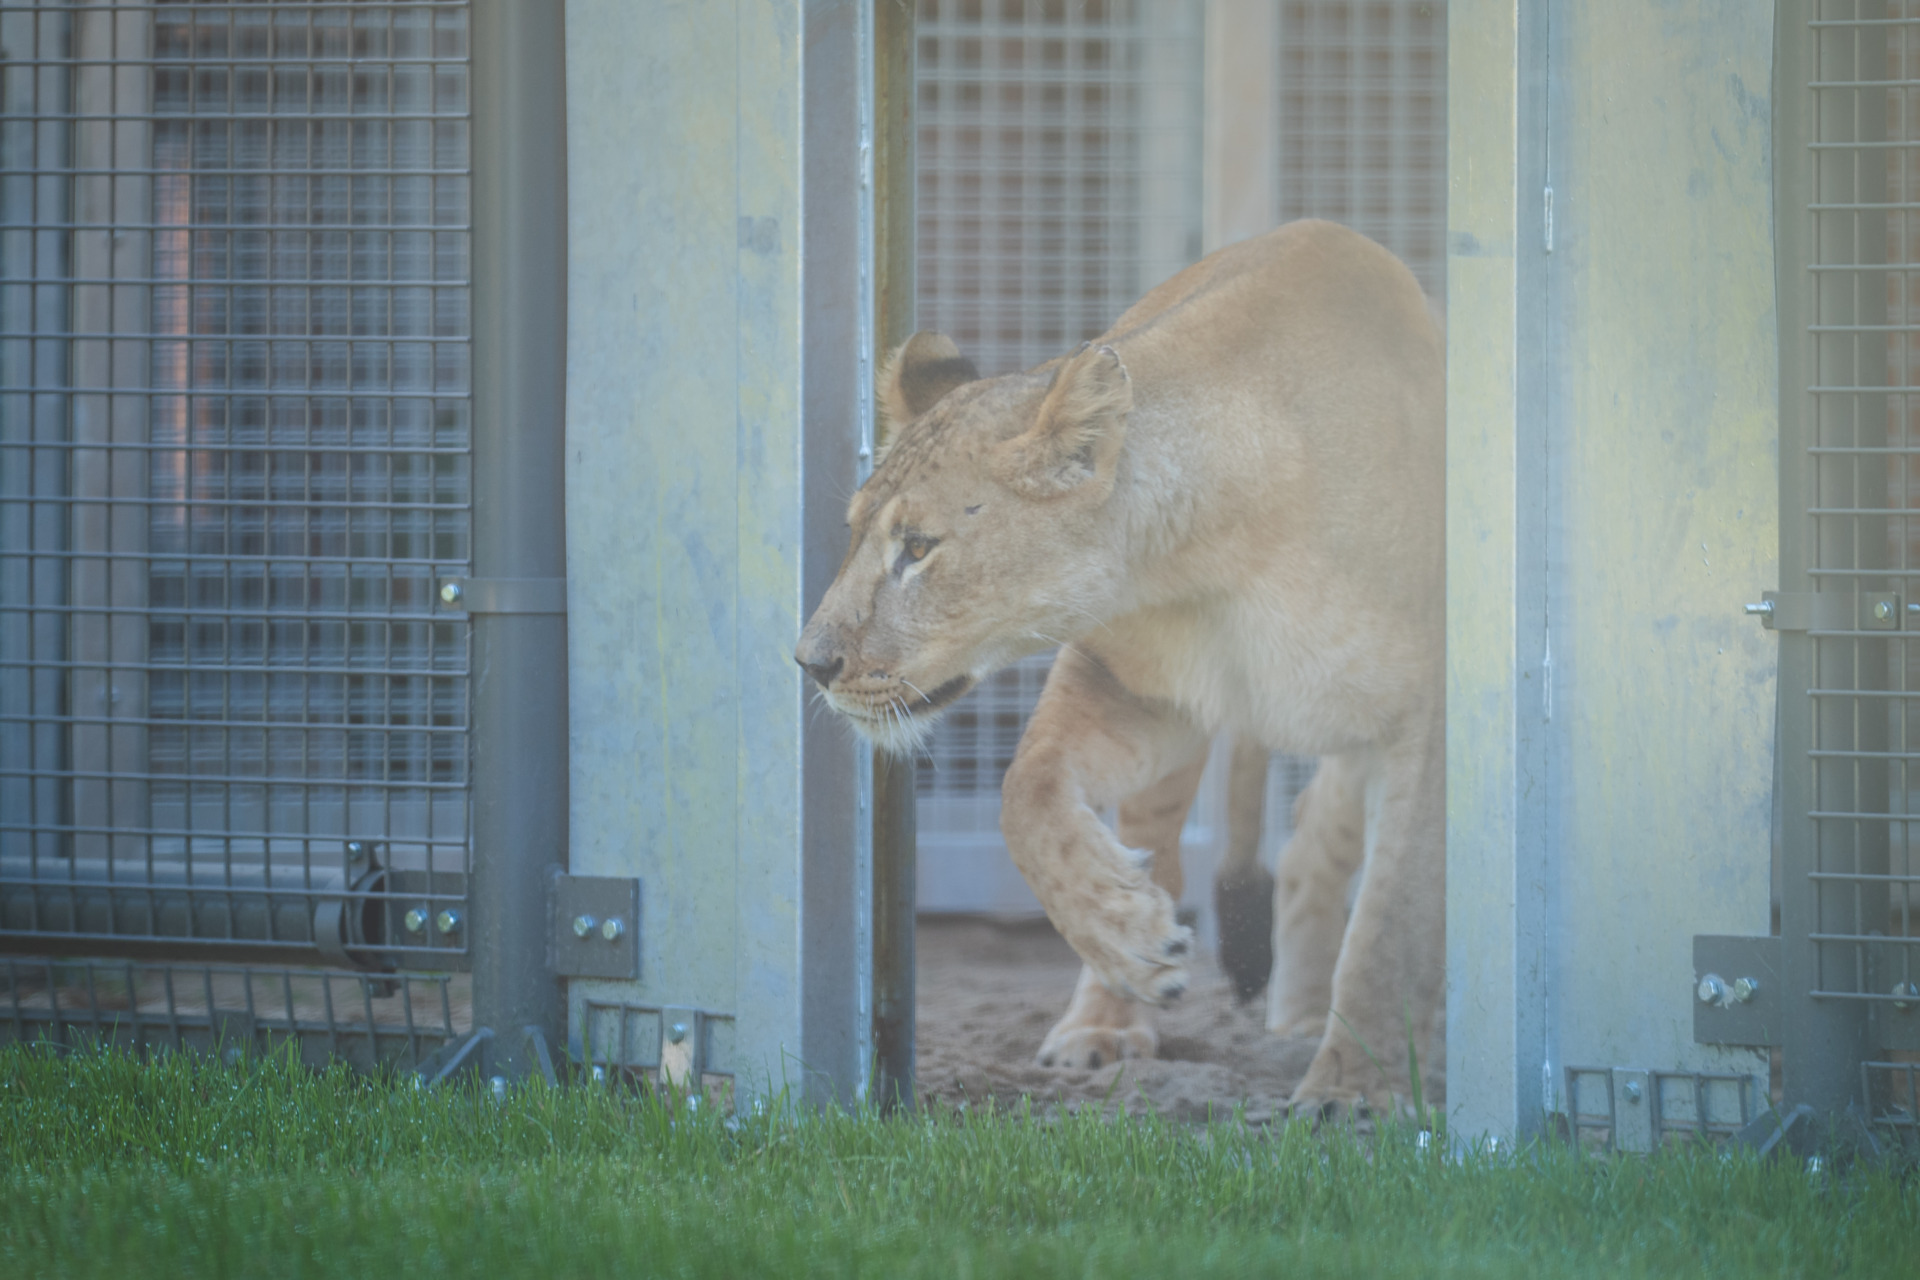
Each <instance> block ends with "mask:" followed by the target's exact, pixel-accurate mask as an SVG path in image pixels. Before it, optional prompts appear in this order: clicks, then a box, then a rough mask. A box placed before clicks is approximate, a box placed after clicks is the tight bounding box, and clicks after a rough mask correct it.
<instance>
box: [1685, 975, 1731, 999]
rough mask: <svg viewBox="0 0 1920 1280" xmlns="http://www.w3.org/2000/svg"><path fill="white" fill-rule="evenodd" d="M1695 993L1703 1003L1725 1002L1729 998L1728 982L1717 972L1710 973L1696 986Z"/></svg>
mask: <svg viewBox="0 0 1920 1280" xmlns="http://www.w3.org/2000/svg"><path fill="white" fill-rule="evenodd" d="M1693 994H1694V995H1695V996H1697V997H1699V1000H1700V1003H1701V1004H1724V1003H1725V1002H1726V999H1727V984H1726V983H1725V982H1724V981H1722V980H1721V977H1720V975H1719V974H1717V973H1709V974H1707V975H1706V976H1705V977H1703V978H1701V979H1700V981H1699V982H1698V983H1697V984H1696V985H1695V986H1694V988H1693Z"/></svg>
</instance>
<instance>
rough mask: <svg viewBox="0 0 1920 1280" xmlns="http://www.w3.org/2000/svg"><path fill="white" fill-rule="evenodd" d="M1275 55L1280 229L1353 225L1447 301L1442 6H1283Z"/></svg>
mask: <svg viewBox="0 0 1920 1280" xmlns="http://www.w3.org/2000/svg"><path fill="white" fill-rule="evenodd" d="M1278 54H1279V72H1278V76H1279V86H1280V92H1279V94H1278V97H1279V102H1280V163H1279V166H1278V169H1277V179H1278V182H1279V192H1278V199H1277V207H1278V208H1279V210H1280V217H1281V220H1282V221H1291V220H1292V219H1295V218H1329V219H1332V220H1333V221H1335V222H1341V223H1345V224H1346V225H1347V226H1350V227H1352V228H1354V229H1355V230H1357V231H1360V232H1362V233H1363V234H1365V235H1368V236H1371V237H1372V238H1373V239H1375V240H1377V241H1379V242H1380V243H1381V244H1383V245H1385V246H1386V247H1387V248H1389V249H1391V250H1393V251H1394V253H1396V254H1398V255H1399V256H1400V259H1401V260H1402V261H1403V262H1405V263H1406V264H1407V265H1408V266H1410V267H1412V268H1413V273H1414V275H1416V276H1418V277H1419V279H1420V285H1421V287H1422V288H1424V289H1425V290H1426V291H1427V296H1428V297H1431V298H1436V299H1443V298H1445V297H1446V287H1447V269H1446V268H1447V264H1446V244H1445V237H1446V215H1447V185H1446V184H1447V6H1446V4H1445V2H1444V0H1365V2H1363V3H1352V0H1285V2H1284V3H1282V4H1281V6H1280V48H1279V50H1278Z"/></svg>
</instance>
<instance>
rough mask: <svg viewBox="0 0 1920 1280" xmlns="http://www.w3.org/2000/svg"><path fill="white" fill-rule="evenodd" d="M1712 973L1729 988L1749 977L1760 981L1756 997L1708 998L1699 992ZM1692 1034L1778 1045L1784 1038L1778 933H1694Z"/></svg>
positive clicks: (1703, 1040) (1703, 1039) (1702, 1039)
mask: <svg viewBox="0 0 1920 1280" xmlns="http://www.w3.org/2000/svg"><path fill="white" fill-rule="evenodd" d="M1709 974H1712V975H1716V976H1718V977H1719V978H1720V979H1721V980H1722V982H1724V983H1725V984H1726V985H1727V987H1728V988H1729V990H1731V988H1732V986H1733V984H1734V983H1736V982H1738V981H1739V980H1740V979H1742V978H1745V979H1747V980H1748V981H1750V982H1753V983H1755V984H1756V988H1755V990H1754V993H1753V996H1752V998H1750V999H1748V1000H1745V1001H1739V1000H1734V999H1732V998H1731V997H1729V998H1728V999H1727V1000H1726V1001H1724V1002H1722V1003H1717V1004H1715V1003H1708V1002H1707V1001H1704V1000H1701V999H1700V998H1699V996H1698V990H1699V985H1700V983H1701V981H1702V980H1703V979H1705V978H1706V977H1707V976H1708V975H1709ZM1693 982H1694V989H1695V995H1694V998H1693V1039H1694V1042H1695V1043H1696V1044H1738V1045H1756V1046H1759V1045H1777V1044H1779V1043H1780V1027H1781V1020H1782V1018H1781V997H1782V994H1783V990H1784V989H1783V988H1782V986H1781V983H1780V939H1778V938H1763V937H1737V936H1727V935H1722V934H1705V933H1703V934H1696V935H1695V936H1694V939H1693Z"/></svg>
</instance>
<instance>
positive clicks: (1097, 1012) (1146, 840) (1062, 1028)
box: [1037, 745, 1207, 1068]
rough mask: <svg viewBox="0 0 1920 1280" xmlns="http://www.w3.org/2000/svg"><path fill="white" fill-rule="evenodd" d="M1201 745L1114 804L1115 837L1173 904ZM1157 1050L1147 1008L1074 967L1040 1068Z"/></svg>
mask: <svg viewBox="0 0 1920 1280" xmlns="http://www.w3.org/2000/svg"><path fill="white" fill-rule="evenodd" d="M1206 767H1207V756H1206V750H1205V747H1204V745H1203V746H1202V748H1201V752H1200V754H1199V755H1198V756H1196V757H1195V758H1194V759H1193V760H1192V761H1191V762H1190V763H1188V764H1185V765H1181V766H1179V767H1177V768H1175V769H1174V771H1173V772H1172V773H1170V774H1168V775H1167V776H1166V777H1164V778H1161V779H1160V780H1159V781H1158V782H1154V783H1151V784H1149V785H1148V786H1146V787H1145V788H1143V789H1141V790H1139V791H1136V792H1134V793H1133V794H1132V795H1130V796H1128V797H1127V798H1126V799H1125V800H1123V801H1121V802H1120V820H1119V823H1118V828H1119V830H1118V835H1119V837H1120V843H1121V844H1122V845H1124V846H1126V847H1127V848H1129V849H1141V850H1146V851H1149V852H1151V854H1152V855H1153V862H1152V865H1151V871H1150V875H1151V878H1152V880H1153V883H1154V884H1156V885H1158V886H1159V887H1160V888H1161V889H1163V890H1165V892H1166V894H1167V896H1168V897H1169V898H1171V899H1172V900H1173V901H1174V902H1176V903H1177V902H1179V901H1180V890H1181V883H1182V875H1181V867H1180V829H1181V828H1182V827H1184V826H1186V824H1187V811H1188V810H1189V809H1191V808H1193V797H1194V794H1195V793H1196V792H1198V791H1199V790H1200V775H1201V774H1202V773H1203V772H1204V771H1205V770H1206ZM1159 1047H1160V1033H1159V1031H1158V1030H1157V1029H1156V1028H1155V1027H1154V1024H1153V1007H1152V1006H1151V1005H1146V1004H1142V1003H1140V1002H1139V1001H1138V1000H1133V999H1130V998H1129V997H1127V996H1123V995H1117V994H1115V993H1114V992H1112V991H1110V990H1108V989H1107V986H1106V984H1105V983H1103V982H1101V981H1100V979H1099V978H1098V976H1096V975H1095V973H1094V971H1093V970H1092V969H1091V968H1089V967H1086V966H1082V968H1081V970H1080V982H1079V985H1078V986H1076V987H1075V988H1074V992H1073V1002H1072V1003H1071V1004H1070V1005H1068V1006H1067V1011H1066V1013H1065V1014H1064V1015H1063V1016H1062V1017H1061V1019H1060V1021H1059V1022H1057V1023H1055V1024H1054V1026H1053V1030H1051V1031H1049V1032H1048V1033H1047V1038H1046V1039H1045V1040H1043V1041H1041V1043H1040V1052H1039V1054H1038V1055H1037V1056H1038V1061H1039V1063H1040V1065H1041V1066H1043V1067H1054V1066H1059V1067H1088V1068H1095V1067H1099V1066H1100V1065H1101V1064H1102V1063H1106V1062H1114V1061H1118V1060H1119V1059H1121V1058H1151V1057H1153V1056H1154V1053H1155V1052H1156V1051H1157V1050H1158V1049H1159Z"/></svg>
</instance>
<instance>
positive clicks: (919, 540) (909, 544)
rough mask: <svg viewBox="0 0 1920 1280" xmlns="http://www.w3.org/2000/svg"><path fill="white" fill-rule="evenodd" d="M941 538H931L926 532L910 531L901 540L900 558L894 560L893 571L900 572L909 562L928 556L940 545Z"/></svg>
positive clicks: (915, 562) (918, 560) (914, 562)
mask: <svg viewBox="0 0 1920 1280" xmlns="http://www.w3.org/2000/svg"><path fill="white" fill-rule="evenodd" d="M939 543H940V539H938V538H929V537H927V536H926V535H925V534H921V533H910V534H908V535H907V536H906V537H904V538H902V539H901V540H900V558H899V560H897V561H895V562H894V566H893V571H894V572H895V573H900V572H902V571H903V570H905V569H906V567H907V566H908V565H909V564H917V563H919V562H920V561H922V560H925V559H926V558H927V553H928V552H929V551H932V550H933V549H934V547H936V546H938V545H939Z"/></svg>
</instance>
